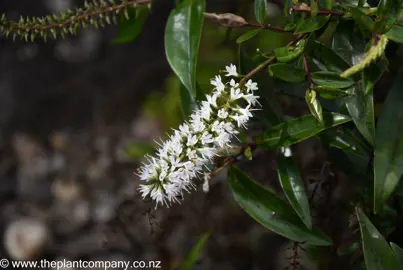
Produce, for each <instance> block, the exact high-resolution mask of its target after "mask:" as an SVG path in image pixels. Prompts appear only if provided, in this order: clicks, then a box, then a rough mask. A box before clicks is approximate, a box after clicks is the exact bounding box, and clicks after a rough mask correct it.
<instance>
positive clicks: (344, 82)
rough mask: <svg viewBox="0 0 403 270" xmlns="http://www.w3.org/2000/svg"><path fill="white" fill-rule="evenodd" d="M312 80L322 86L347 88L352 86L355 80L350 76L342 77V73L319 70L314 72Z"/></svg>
mask: <svg viewBox="0 0 403 270" xmlns="http://www.w3.org/2000/svg"><path fill="white" fill-rule="evenodd" d="M311 78H312V81H313V82H314V83H316V84H318V85H320V86H326V87H334V88H346V87H350V86H352V85H353V84H354V83H355V82H354V81H353V80H351V79H349V78H341V77H340V73H336V72H328V71H318V72H313V73H312V77H311Z"/></svg>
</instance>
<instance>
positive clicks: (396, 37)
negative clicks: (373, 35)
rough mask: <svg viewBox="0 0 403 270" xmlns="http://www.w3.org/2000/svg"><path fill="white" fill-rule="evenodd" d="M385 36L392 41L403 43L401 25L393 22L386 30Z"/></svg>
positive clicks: (402, 28)
mask: <svg viewBox="0 0 403 270" xmlns="http://www.w3.org/2000/svg"><path fill="white" fill-rule="evenodd" d="M385 36H386V37H387V38H388V39H390V40H393V41H394V42H397V43H403V27H402V26H400V25H396V24H395V25H393V26H392V28H391V29H390V30H389V31H388V32H386V34H385Z"/></svg>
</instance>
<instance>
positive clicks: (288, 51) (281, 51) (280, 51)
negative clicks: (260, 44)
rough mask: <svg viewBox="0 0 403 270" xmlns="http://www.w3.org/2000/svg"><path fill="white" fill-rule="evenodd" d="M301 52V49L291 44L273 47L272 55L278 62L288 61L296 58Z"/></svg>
mask: <svg viewBox="0 0 403 270" xmlns="http://www.w3.org/2000/svg"><path fill="white" fill-rule="evenodd" d="M301 54H302V50H301V49H297V48H295V47H292V46H286V47H280V48H277V49H274V55H275V56H276V59H277V61H278V62H283V63H286V62H290V61H293V60H295V59H297V58H298V57H299V56H300V55H301Z"/></svg>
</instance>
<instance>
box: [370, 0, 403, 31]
mask: <svg viewBox="0 0 403 270" xmlns="http://www.w3.org/2000/svg"><path fill="white" fill-rule="evenodd" d="M401 6H402V1H401V0H380V1H379V4H378V8H377V15H378V18H377V20H376V23H375V30H376V32H379V33H381V34H383V33H385V32H387V31H389V30H390V29H391V27H392V26H393V25H394V24H395V22H396V21H397V18H398V17H399V14H400V10H401Z"/></svg>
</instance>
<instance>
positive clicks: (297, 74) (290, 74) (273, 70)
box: [269, 63, 306, 82]
mask: <svg viewBox="0 0 403 270" xmlns="http://www.w3.org/2000/svg"><path fill="white" fill-rule="evenodd" d="M269 73H270V74H271V75H274V76H275V77H277V78H279V79H281V80H283V81H286V82H302V81H304V80H305V76H306V73H305V70H304V69H302V68H300V67H298V66H296V65H290V64H284V63H277V64H273V65H270V66H269Z"/></svg>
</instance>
